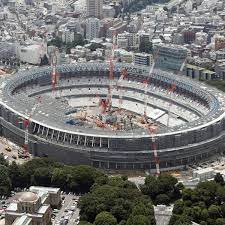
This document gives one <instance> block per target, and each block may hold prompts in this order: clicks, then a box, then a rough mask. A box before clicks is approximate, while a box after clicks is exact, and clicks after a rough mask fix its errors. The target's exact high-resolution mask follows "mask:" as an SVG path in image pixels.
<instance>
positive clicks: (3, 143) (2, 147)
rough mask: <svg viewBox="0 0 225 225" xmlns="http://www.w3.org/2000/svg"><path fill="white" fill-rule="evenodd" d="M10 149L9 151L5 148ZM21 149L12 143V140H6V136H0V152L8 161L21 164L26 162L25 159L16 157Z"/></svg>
mask: <svg viewBox="0 0 225 225" xmlns="http://www.w3.org/2000/svg"><path fill="white" fill-rule="evenodd" d="M7 148H8V149H10V150H11V151H7V150H6V149H7ZM22 151H23V149H22V148H21V147H19V146H18V145H16V144H14V143H13V142H11V141H9V140H7V139H6V138H3V137H0V154H3V155H4V156H5V158H6V160H7V161H8V162H9V163H12V161H16V163H18V164H22V163H24V162H26V161H27V160H29V159H28V158H27V159H22V158H18V155H19V153H21V152H22Z"/></svg>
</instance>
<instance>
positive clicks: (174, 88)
mask: <svg viewBox="0 0 225 225" xmlns="http://www.w3.org/2000/svg"><path fill="white" fill-rule="evenodd" d="M175 90H176V84H172V86H171V87H170V88H169V89H168V94H169V95H171V94H172V93H173V92H174V91H175ZM171 106H172V103H171V102H169V108H168V117H167V127H169V122H170V116H171V110H170V109H171Z"/></svg>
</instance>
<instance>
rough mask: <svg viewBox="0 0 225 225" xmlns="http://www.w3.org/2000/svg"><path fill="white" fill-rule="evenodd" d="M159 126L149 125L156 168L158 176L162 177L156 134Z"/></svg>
mask: <svg viewBox="0 0 225 225" xmlns="http://www.w3.org/2000/svg"><path fill="white" fill-rule="evenodd" d="M157 129H158V126H157V125H156V124H148V131H149V134H150V138H151V149H152V150H153V155H154V161H155V167H156V176H159V175H160V166H159V157H158V153H157V145H156V133H157Z"/></svg>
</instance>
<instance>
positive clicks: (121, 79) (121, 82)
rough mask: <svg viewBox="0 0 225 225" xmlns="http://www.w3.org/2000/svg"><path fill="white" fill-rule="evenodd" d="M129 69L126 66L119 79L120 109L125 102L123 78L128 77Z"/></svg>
mask: <svg viewBox="0 0 225 225" xmlns="http://www.w3.org/2000/svg"><path fill="white" fill-rule="evenodd" d="M127 75H128V73H127V69H126V68H123V69H122V71H121V76H120V78H119V79H118V81H117V88H118V91H119V107H118V108H119V110H121V108H122V104H123V90H122V88H123V80H124V79H126V78H127Z"/></svg>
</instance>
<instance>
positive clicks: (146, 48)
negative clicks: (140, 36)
mask: <svg viewBox="0 0 225 225" xmlns="http://www.w3.org/2000/svg"><path fill="white" fill-rule="evenodd" d="M139 51H140V52H145V53H152V51H153V49H152V42H150V41H146V40H143V41H141V43H140V45H139Z"/></svg>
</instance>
